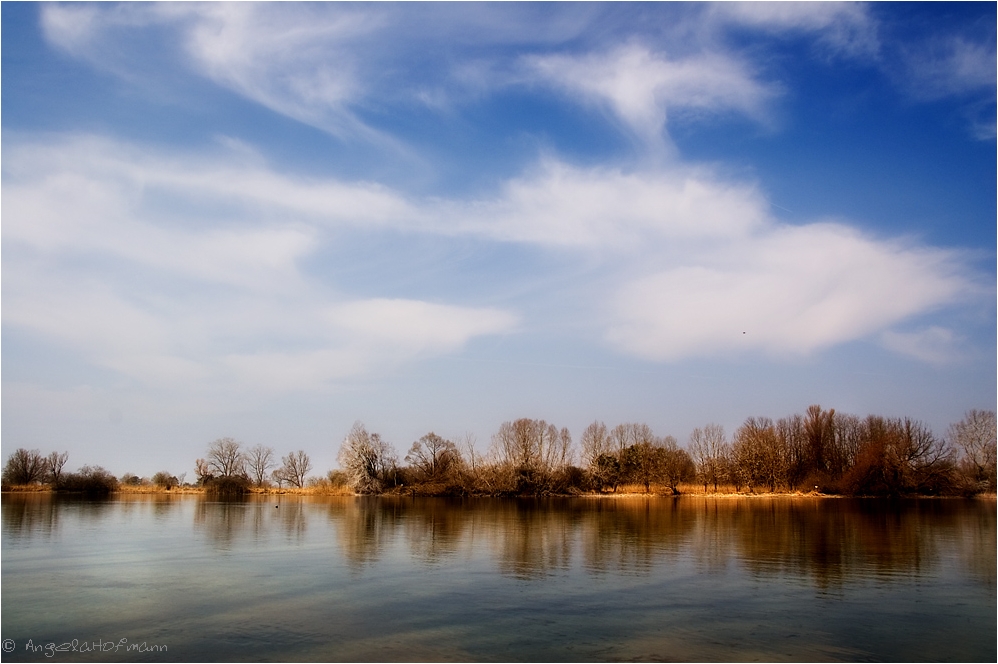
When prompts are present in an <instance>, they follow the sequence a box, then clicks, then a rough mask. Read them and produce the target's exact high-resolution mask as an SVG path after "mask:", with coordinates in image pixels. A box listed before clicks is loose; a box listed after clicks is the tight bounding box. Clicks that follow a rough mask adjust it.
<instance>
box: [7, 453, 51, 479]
mask: <svg viewBox="0 0 998 664" xmlns="http://www.w3.org/2000/svg"><path fill="white" fill-rule="evenodd" d="M45 471H46V464H45V459H44V458H43V457H42V455H41V453H40V452H39V451H38V450H26V449H24V448H23V447H22V448H19V449H17V450H16V451H15V452H14V453H13V454H11V455H10V456H9V457H7V464H6V465H5V466H4V468H3V481H4V482H5V483H7V484H34V483H35V482H41V481H42V480H43V479H45Z"/></svg>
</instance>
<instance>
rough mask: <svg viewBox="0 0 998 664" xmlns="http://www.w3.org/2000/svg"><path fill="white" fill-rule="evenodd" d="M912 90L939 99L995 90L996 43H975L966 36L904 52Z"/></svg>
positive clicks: (992, 41) (922, 96) (924, 96)
mask: <svg viewBox="0 0 998 664" xmlns="http://www.w3.org/2000/svg"><path fill="white" fill-rule="evenodd" d="M904 61H905V66H906V67H907V72H906V75H907V77H908V78H909V81H910V85H911V87H912V92H913V94H915V95H916V96H917V97H920V98H924V99H938V98H940V97H945V96H949V95H962V94H967V93H975V92H982V91H985V92H990V93H991V96H992V98H993V95H994V90H995V85H996V84H995V63H996V55H995V42H994V40H993V39H992V40H991V41H988V42H975V41H971V40H968V39H966V38H965V37H963V36H953V37H949V38H947V39H939V40H936V41H934V42H931V43H928V44H920V45H919V48H917V49H912V50H910V51H908V52H907V53H905V55H904Z"/></svg>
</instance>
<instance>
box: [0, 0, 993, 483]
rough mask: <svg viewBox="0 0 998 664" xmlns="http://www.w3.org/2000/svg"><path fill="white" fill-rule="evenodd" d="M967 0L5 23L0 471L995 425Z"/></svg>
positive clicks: (989, 242) (984, 44)
mask: <svg viewBox="0 0 998 664" xmlns="http://www.w3.org/2000/svg"><path fill="white" fill-rule="evenodd" d="M995 12H996V10H995V5H994V4H993V3H972V4H960V3H942V4H906V3H885V4H876V5H861V4H857V5H851V4H850V5H838V4H822V3H805V4H791V3H779V4H774V5H769V4H736V3H723V4H718V5H709V4H690V5H684V4H673V3H666V4H635V5H632V4H626V3H615V4H609V5H602V4H592V3H585V4H578V5H576V4H568V3H557V4H551V5H532V4H505V3H502V4H468V5H465V4H451V3H444V4H439V5H419V4H401V5H394V4H371V5H366V4H348V5H325V4H306V5H297V4H290V3H278V4H263V3H259V4H258V3H250V4H207V5H200V4H188V3H183V4H177V5H170V4H163V5H160V4H144V3H143V4H129V5H112V4H100V5H88V4H75V3H74V4H66V5H62V4H21V3H4V4H3V5H2V30H3V35H2V37H3V39H2V49H3V50H2V65H3V78H2V93H3V94H2V130H3V137H2V138H3V146H2V147H3V154H2V166H3V181H2V187H3V189H2V194H3V196H2V240H3V245H2V252H3V253H2V270H3V273H2V276H3V280H2V296H3V297H2V325H3V328H2V329H3V339H2V341H3V358H2V359H3V365H2V366H3V391H2V402H3V431H2V433H3V451H4V454H5V455H7V454H9V453H10V452H11V451H13V450H14V449H15V448H17V447H28V448H39V449H41V450H42V451H49V450H68V451H69V452H70V466H74V467H75V466H76V465H82V464H84V463H93V464H101V465H104V466H106V467H107V468H109V469H110V470H112V471H113V472H115V473H116V474H121V473H123V472H125V471H130V472H136V473H139V474H147V475H148V474H151V473H153V472H155V471H157V470H160V469H168V470H170V471H171V472H174V473H181V472H188V473H189V474H190V473H191V471H192V468H193V461H194V459H195V458H196V457H198V456H201V455H203V453H204V449H205V447H206V445H207V443H209V442H210V441H212V440H214V439H215V438H219V437H222V436H232V437H235V438H237V439H238V440H240V441H242V442H244V443H246V444H248V445H253V444H257V443H261V444H265V445H270V446H272V447H274V448H275V449H276V450H277V451H278V452H279V453H281V454H286V453H287V452H289V451H292V450H295V449H299V448H302V449H305V450H306V451H307V452H309V453H310V454H311V455H312V458H313V461H314V464H315V466H316V471H317V472H319V473H321V472H324V471H325V470H327V469H329V468H332V467H334V465H335V456H336V452H337V450H338V447H339V443H340V441H341V440H342V438H343V436H344V435H345V434H346V433H347V431H349V429H350V427H351V425H352V424H353V422H354V421H356V420H361V421H363V422H364V423H365V424H366V425H367V427H368V429H369V430H372V431H378V432H380V433H382V435H383V436H384V437H385V438H386V439H387V440H389V441H390V442H392V443H393V444H394V446H395V447H396V449H397V450H398V451H399V453H400V455H404V454H405V451H406V450H407V449H408V448H409V446H410V444H411V443H412V441H414V440H416V439H417V438H419V437H420V436H421V435H423V434H424V433H426V432H428V431H430V430H433V431H436V432H437V433H439V434H441V435H445V436H449V437H452V438H455V439H461V438H463V437H464V436H465V435H466V434H471V435H473V436H475V438H476V439H477V446H478V449H479V450H480V451H481V452H486V451H487V450H488V446H489V440H490V438H491V435H492V433H493V432H494V431H495V430H496V429H497V428H498V427H499V425H500V424H501V423H502V422H503V421H505V420H508V419H514V418H518V417H534V418H543V419H546V420H548V421H550V422H553V423H555V424H556V425H558V426H559V427H561V426H565V427H568V428H569V429H570V430H571V431H572V433H573V434H574V436H575V437H576V439H577V438H578V436H579V435H580V434H581V432H582V429H583V428H584V427H585V426H586V425H587V424H588V423H589V422H591V421H593V420H594V419H600V420H603V421H605V422H606V423H607V424H609V425H611V426H612V425H614V424H617V423H619V422H628V421H639V422H646V423H648V424H650V425H651V426H652V428H653V429H654V430H655V431H656V433H658V434H659V435H666V434H670V435H673V436H675V437H676V438H677V439H678V440H679V441H680V442H684V441H685V440H686V438H687V436H688V435H689V432H690V431H691V430H692V429H693V428H694V427H697V426H702V425H704V424H707V423H710V422H714V423H719V424H722V425H724V426H725V427H726V429H727V430H728V431H729V433H730V432H732V431H733V430H734V429H735V428H736V427H737V426H738V425H739V424H740V423H741V422H742V421H743V420H744V419H745V418H746V417H748V416H759V415H764V416H770V417H774V418H776V417H782V416H784V415H788V414H791V413H794V412H801V411H802V410H803V409H805V408H806V407H807V406H808V405H809V404H812V403H819V404H821V405H823V406H825V407H826V408H836V409H837V410H839V411H841V412H847V413H853V414H857V415H865V414H868V413H878V414H882V415H889V416H902V415H907V416H912V417H915V418H917V419H921V420H924V421H925V422H926V423H928V424H929V425H930V426H931V427H932V428H934V429H935V430H936V432H937V433H938V434H943V433H944V432H945V429H946V427H947V425H948V424H949V423H951V422H954V421H957V420H959V419H960V418H961V417H962V415H963V413H964V411H966V410H968V409H971V408H994V405H995V400H996V392H995V367H996V355H995V347H996V337H995V330H996V324H995V320H996V312H995V278H996V270H995V265H996V263H995V245H996V237H995V228H996V223H995V220H996V203H995V201H996V184H995V183H996V167H995V94H996V92H995V72H996V56H995V22H996V21H995V19H996V16H995Z"/></svg>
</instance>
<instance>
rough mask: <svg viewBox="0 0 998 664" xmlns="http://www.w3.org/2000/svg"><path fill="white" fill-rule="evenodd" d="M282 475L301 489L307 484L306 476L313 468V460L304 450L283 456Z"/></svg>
mask: <svg viewBox="0 0 998 664" xmlns="http://www.w3.org/2000/svg"><path fill="white" fill-rule="evenodd" d="M281 462H282V463H283V465H282V466H281V475H282V476H283V477H284V479H286V480H287V481H288V482H290V483H291V484H294V485H295V486H296V487H298V488H299V489H301V488H302V487H303V486H305V476H306V475H308V471H310V470H312V460H311V459H310V458H309V456H308V455H307V454H305V451H304V450H298V451H297V452H292V453H291V454H289V455H287V456H286V457H281Z"/></svg>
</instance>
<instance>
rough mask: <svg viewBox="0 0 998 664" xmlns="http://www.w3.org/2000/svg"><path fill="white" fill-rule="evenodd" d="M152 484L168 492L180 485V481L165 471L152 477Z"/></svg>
mask: <svg viewBox="0 0 998 664" xmlns="http://www.w3.org/2000/svg"><path fill="white" fill-rule="evenodd" d="M152 483H153V484H155V485H156V486H161V487H166V490H167V491H169V490H170V489H171V488H173V487H175V486H177V485H178V484H180V480H178V479H177V478H176V477H175V476H173V475H171V474H170V473H168V472H166V471H165V470H161V471H159V472H158V473H156V474H155V475H153V476H152Z"/></svg>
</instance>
